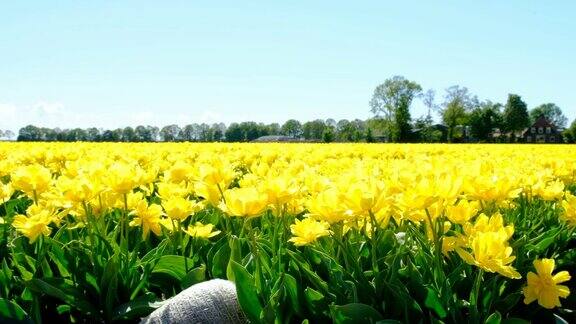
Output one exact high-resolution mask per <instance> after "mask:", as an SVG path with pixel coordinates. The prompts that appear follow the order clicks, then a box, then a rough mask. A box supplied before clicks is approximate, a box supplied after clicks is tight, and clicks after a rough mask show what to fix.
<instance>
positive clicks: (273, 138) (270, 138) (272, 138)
mask: <svg viewBox="0 0 576 324" xmlns="http://www.w3.org/2000/svg"><path fill="white" fill-rule="evenodd" d="M252 142H256V143H280V142H282V143H296V142H302V140H301V139H299V138H294V137H291V136H281V135H266V136H260V137H258V138H257V139H255V140H253V141H252Z"/></svg>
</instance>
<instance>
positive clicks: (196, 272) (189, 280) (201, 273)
mask: <svg viewBox="0 0 576 324" xmlns="http://www.w3.org/2000/svg"><path fill="white" fill-rule="evenodd" d="M204 280H206V266H205V265H201V266H199V267H197V268H194V269H192V270H190V271H188V273H187V274H186V276H184V278H182V284H181V285H182V289H186V288H188V287H190V286H192V285H194V284H197V283H199V282H202V281H204Z"/></svg>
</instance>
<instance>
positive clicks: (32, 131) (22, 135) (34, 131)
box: [17, 125, 42, 141]
mask: <svg viewBox="0 0 576 324" xmlns="http://www.w3.org/2000/svg"><path fill="white" fill-rule="evenodd" d="M17 140H18V141H40V140H42V136H41V133H40V128H38V127H36V126H33V125H28V126H26V127H23V128H20V130H19V131H18V138H17Z"/></svg>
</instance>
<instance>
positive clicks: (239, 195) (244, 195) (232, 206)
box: [220, 188, 268, 217]
mask: <svg viewBox="0 0 576 324" xmlns="http://www.w3.org/2000/svg"><path fill="white" fill-rule="evenodd" d="M267 205H268V196H267V195H266V194H264V193H261V192H259V191H258V190H256V188H234V189H229V190H226V192H224V202H222V204H221V205H220V207H221V209H222V210H223V211H224V212H225V213H226V214H228V215H230V216H243V217H250V216H257V215H260V214H262V213H263V212H264V211H265V210H266V207H267Z"/></svg>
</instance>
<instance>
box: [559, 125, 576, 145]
mask: <svg viewBox="0 0 576 324" xmlns="http://www.w3.org/2000/svg"><path fill="white" fill-rule="evenodd" d="M562 135H564V141H565V142H567V143H574V142H576V120H574V121H572V123H571V124H570V127H568V128H566V129H565V130H564V132H563V133H562Z"/></svg>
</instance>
